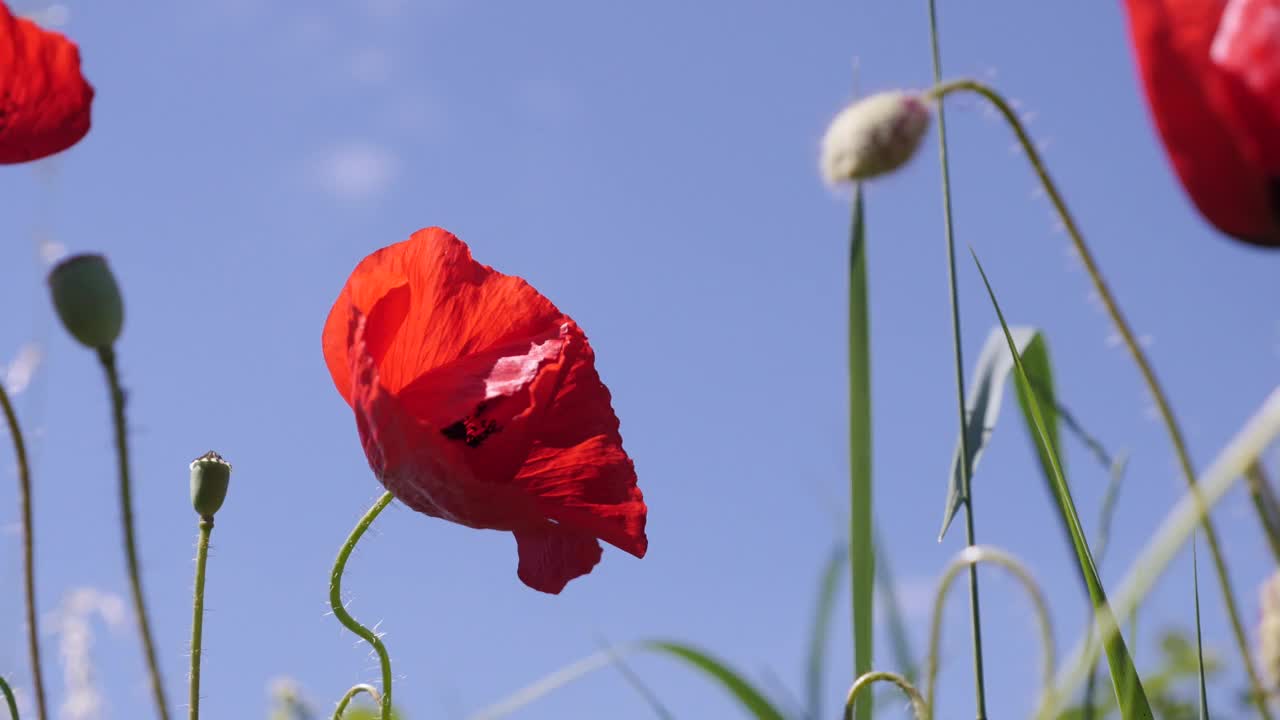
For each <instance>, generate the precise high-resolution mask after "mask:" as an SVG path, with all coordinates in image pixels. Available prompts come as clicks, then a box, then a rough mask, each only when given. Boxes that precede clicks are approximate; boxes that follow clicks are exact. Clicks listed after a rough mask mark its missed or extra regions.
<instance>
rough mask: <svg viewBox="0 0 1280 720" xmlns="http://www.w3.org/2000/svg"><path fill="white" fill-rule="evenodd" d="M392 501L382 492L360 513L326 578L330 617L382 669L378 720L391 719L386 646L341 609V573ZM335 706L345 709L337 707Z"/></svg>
mask: <svg viewBox="0 0 1280 720" xmlns="http://www.w3.org/2000/svg"><path fill="white" fill-rule="evenodd" d="M394 499H395V496H394V495H392V494H391V493H390V492H384V493H383V494H382V497H380V498H378V500H377V502H375V503H374V504H373V507H371V508H369V511H368V512H366V513H365V514H364V517H362V518H360V521H359V522H357V523H356V526H355V528H354V529H352V531H351V535H350V536H348V537H347V541H346V542H345V543H343V544H342V547H341V548H340V549H339V550H338V558H337V560H335V561H334V563H333V573H332V574H331V575H330V576H329V607H331V608H332V609H333V616H334V617H336V618H338V622H340V623H342V625H343V627H345V628H347V629H348V630H350V631H351V632H353V633H355V634H356V635H358V636H360V638H361V639H362V640H364V641H365V642H367V643H369V646H370V647H372V648H373V651H374V653H376V654H377V656H378V664H379V665H380V666H381V668H382V696H381V698H380V699H379V702H378V706H379V710H380V715H379V717H380V718H381V720H390V718H391V656H390V655H389V654H388V653H387V647H386V646H385V645H383V644H382V639H381V638H379V637H378V635H377V633H375V632H373V631H372V630H370V629H369V628H367V627H365V626H364V625H361V624H360V623H359V622H358V621H357V620H356V619H355V618H353V617H351V613H348V612H347V609H346V607H344V606H343V604H342V573H343V572H345V571H346V569H347V559H348V558H350V557H351V552H352V551H353V550H355V549H356V543H358V542H360V538H361V537H362V536H363V535H364V533H365V531H366V530H368V529H369V526H370V525H372V524H373V521H374V520H375V519H377V517H378V515H379V514H380V513H381V512H382V511H383V510H384V509H386V507H387V506H388V505H390V504H391V501H392V500H394ZM361 687H362V686H360V685H357V686H356V687H355V688H352V690H349V691H348V692H347V697H346V698H344V701H345V702H348V703H349V702H350V701H351V698H352V697H354V696H355V695H354V692H358V690H357V688H361ZM339 707H340V708H342V707H345V706H343V705H340V706H339ZM340 716H341V715H340V714H339V715H335V717H340Z"/></svg>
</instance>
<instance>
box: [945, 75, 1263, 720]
mask: <svg viewBox="0 0 1280 720" xmlns="http://www.w3.org/2000/svg"><path fill="white" fill-rule="evenodd" d="M963 91H968V92H972V93H975V94H977V95H980V96H981V97H983V98H984V99H985V100H987V102H989V103H991V105H992V106H993V107H995V109H996V110H998V111H999V112H1000V114H1001V115H1002V116H1003V117H1004V119H1005V122H1007V123H1008V124H1009V127H1010V128H1012V130H1013V132H1014V134H1015V135H1016V136H1017V139H1018V143H1019V145H1021V147H1022V151H1023V153H1025V154H1026V156H1027V160H1028V161H1029V162H1030V163H1031V167H1032V169H1033V170H1034V171H1035V174H1036V177H1037V178H1038V179H1039V180H1040V184H1041V186H1042V187H1043V188H1044V191H1045V194H1047V195H1048V196H1049V201H1050V202H1052V203H1053V207H1054V210H1055V211H1057V213H1058V217H1059V218H1060V219H1061V220H1062V224H1063V226H1064V227H1065V228H1066V230H1067V235H1068V236H1070V238H1071V243H1072V245H1073V246H1074V247H1075V250H1076V253H1077V254H1078V255H1079V256H1080V260H1081V262H1082V263H1083V264H1084V267H1085V270H1086V271H1087V272H1088V274H1089V279H1090V280H1091V281H1092V282H1093V287H1094V290H1096V291H1097V293H1098V296H1099V297H1100V298H1101V299H1102V303H1103V306H1104V307H1105V308H1106V311H1107V315H1108V316H1110V318H1111V321H1112V323H1113V324H1114V325H1115V327H1116V330H1117V331H1118V332H1119V333H1120V337H1121V339H1122V340H1123V342H1124V345H1125V347H1126V348H1127V349H1128V351H1129V354H1130V356H1131V357H1132V358H1133V361H1134V363H1135V364H1136V365H1137V366H1138V372H1139V374H1141V375H1142V380H1143V382H1144V383H1145V384H1146V386H1147V390H1148V391H1149V392H1150V393H1151V396H1152V399H1153V400H1154V401H1155V404H1156V409H1157V411H1158V412H1159V414H1160V419H1161V421H1162V422H1163V423H1164V426H1165V430H1166V431H1167V433H1168V435H1169V440H1170V441H1171V442H1172V444H1173V450H1174V453H1175V455H1176V456H1177V459H1178V465H1179V467H1180V469H1181V471H1182V474H1183V476H1184V477H1185V478H1186V481H1187V485H1188V487H1189V488H1190V491H1191V495H1192V497H1193V499H1194V500H1195V502H1196V506H1197V507H1198V508H1199V509H1200V515H1201V528H1202V529H1203V530H1204V535H1205V541H1206V544H1208V546H1209V551H1210V554H1211V555H1212V556H1213V565H1214V570H1215V572H1216V574H1217V576H1218V585H1219V586H1220V587H1221V589H1222V601H1223V605H1224V606H1225V607H1226V611H1227V617H1228V619H1229V620H1230V622H1231V631H1232V635H1234V637H1235V642H1236V645H1237V647H1238V649H1239V651H1240V657H1241V660H1242V662H1243V663H1244V667H1245V670H1246V672H1247V674H1248V676H1249V684H1250V686H1251V688H1252V692H1251V693H1250V695H1251V696H1252V697H1253V700H1254V703H1255V704H1256V705H1257V708H1258V712H1259V714H1260V715H1261V717H1263V718H1266V720H1271V717H1272V715H1271V711H1270V709H1269V708H1268V707H1267V701H1266V698H1267V694H1266V691H1265V690H1264V686H1263V684H1262V680H1261V679H1260V678H1259V676H1258V670H1257V668H1256V667H1255V666H1254V664H1253V659H1252V653H1251V652H1250V649H1249V639H1248V635H1246V633H1245V629H1244V625H1243V623H1241V621H1240V610H1239V608H1238V607H1237V605H1236V598H1235V592H1234V591H1233V589H1232V587H1231V577H1230V575H1229V574H1228V572H1227V564H1226V559H1225V558H1224V557H1223V554H1222V548H1221V546H1220V544H1219V542H1218V533H1217V531H1216V530H1215V529H1214V525H1213V521H1212V519H1210V517H1209V513H1208V511H1207V509H1206V506H1205V504H1204V497H1203V494H1202V493H1201V490H1200V487H1199V485H1198V483H1197V482H1196V474H1195V468H1194V467H1193V466H1192V464H1191V455H1190V453H1189V452H1188V450H1187V444H1186V441H1185V440H1184V438H1183V435H1182V428H1181V426H1179V424H1178V420H1177V418H1176V417H1175V416H1174V414H1173V408H1172V406H1171V405H1170V404H1169V400H1168V397H1167V396H1166V395H1165V392H1164V389H1163V388H1162V387H1161V385H1160V381H1159V380H1158V379H1157V378H1156V374H1155V370H1154V369H1153V368H1152V366H1151V362H1150V360H1148V359H1147V355H1146V353H1145V352H1143V350H1142V346H1141V345H1140V344H1139V343H1138V340H1137V336H1136V335H1135V334H1134V332H1133V329H1132V328H1131V327H1130V326H1129V322H1128V320H1126V319H1125V316H1124V313H1123V312H1122V311H1121V310H1120V306H1119V304H1118V303H1117V302H1116V299H1115V296H1114V295H1112V293H1111V290H1110V288H1109V287H1108V286H1107V283H1106V280H1105V279H1104V278H1103V276H1102V271H1101V270H1100V269H1099V268H1098V264H1097V262H1096V261H1095V260H1094V258H1093V253H1091V252H1090V251H1089V246H1088V245H1087V244H1086V243H1085V241H1084V235H1083V234H1082V233H1081V232H1080V228H1079V226H1078V225H1076V222H1075V219H1074V218H1073V217H1072V215H1071V212H1070V211H1069V210H1067V204H1066V201H1064V200H1063V199H1062V194H1061V193H1059V192H1058V188H1057V186H1056V185H1055V184H1054V182H1053V180H1052V179H1051V178H1050V177H1049V172H1048V170H1047V169H1046V168H1045V164H1044V160H1043V159H1042V158H1041V157H1040V153H1039V152H1038V151H1037V150H1036V147H1035V144H1034V143H1033V142H1032V141H1031V138H1030V136H1029V135H1028V134H1027V131H1026V128H1025V127H1023V125H1022V121H1021V120H1020V119H1019V118H1018V114H1017V113H1016V112H1015V111H1014V110H1013V108H1012V107H1011V106H1010V105H1009V103H1008V102H1007V101H1006V100H1005V99H1004V97H1002V96H1001V95H1000V93H998V92H996V91H995V90H994V89H993V88H991V87H990V86H988V85H985V84H983V83H980V82H978V81H976V80H953V81H950V82H946V83H939V84H937V85H934V87H933V88H932V89H930V90H929V91H928V93H927V95H928V96H930V97H932V98H934V99H936V100H938V101H939V105H941V100H942V99H943V98H944V97H945V96H947V95H949V94H951V93H953V92H963ZM939 110H941V107H939Z"/></svg>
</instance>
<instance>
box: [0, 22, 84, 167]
mask: <svg viewBox="0 0 1280 720" xmlns="http://www.w3.org/2000/svg"><path fill="white" fill-rule="evenodd" d="M92 102H93V88H92V87H90V85H89V83H87V82H85V79H84V76H83V75H81V74H80V51H79V50H77V49H76V46H75V43H73V42H71V41H70V40H68V39H66V38H65V37H63V36H62V35H61V34H59V33H56V32H51V31H48V30H44V29H43V28H41V27H40V26H39V25H36V24H35V23H33V22H31V21H30V20H27V19H25V18H17V17H14V16H13V14H12V13H10V12H9V8H7V7H5V5H4V3H3V2H0V163H5V164H7V163H20V162H27V161H29V160H39V159H40V158H42V157H45V156H47V155H52V154H54V153H56V152H62V151H63V150H66V149H67V148H69V147H71V146H72V145H75V144H76V143H77V142H79V141H80V138H82V137H84V136H85V133H87V132H89V106H90V104H91V103H92Z"/></svg>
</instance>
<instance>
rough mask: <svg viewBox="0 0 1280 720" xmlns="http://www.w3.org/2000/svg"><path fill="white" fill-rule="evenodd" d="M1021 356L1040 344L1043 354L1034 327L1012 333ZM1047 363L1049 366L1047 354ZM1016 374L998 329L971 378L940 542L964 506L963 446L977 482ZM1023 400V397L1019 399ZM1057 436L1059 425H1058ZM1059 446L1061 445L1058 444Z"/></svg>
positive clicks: (1040, 343) (971, 478) (949, 479)
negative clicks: (1006, 391)
mask: <svg viewBox="0 0 1280 720" xmlns="http://www.w3.org/2000/svg"><path fill="white" fill-rule="evenodd" d="M1011 332H1012V333H1013V337H1014V343H1015V345H1016V346H1017V347H1018V354H1020V355H1021V354H1023V353H1026V352H1028V351H1029V350H1030V348H1031V347H1032V345H1034V344H1037V343H1038V347H1039V348H1040V349H1041V351H1043V347H1044V343H1043V341H1040V333H1039V332H1038V331H1036V330H1035V329H1033V328H1021V327H1019V328H1014V329H1013V330H1012V331H1011ZM1045 362H1046V363H1047V355H1046V359H1045ZM1012 371H1013V361H1012V360H1010V358H1009V352H1008V349H1007V348H1006V347H1005V340H1004V333H1003V332H1001V331H1000V328H994V329H992V331H991V334H990V335H988V336H987V341H986V343H984V344H983V346H982V353H981V354H979V355H978V364H977V366H975V367H974V370H973V376H972V377H971V378H970V382H969V391H968V397H967V398H965V428H964V434H965V438H964V442H963V443H962V442H961V441H960V439H959V438H957V439H956V449H955V452H954V453H952V456H951V475H950V477H949V478H948V485H947V502H946V508H945V512H944V513H943V516H942V529H941V530H940V531H939V532H938V540H939V541H941V540H942V538H943V536H944V535H946V533H947V529H948V528H949V527H950V526H951V521H952V520H953V519H954V518H955V515H956V512H957V511H959V510H960V506H961V505H963V504H964V500H965V498H964V492H963V491H964V487H963V485H964V482H963V476H962V471H963V468H961V466H960V454H961V447H964V448H965V449H966V450H968V453H969V457H968V464H969V482H973V471H974V470H976V469H977V467H978V461H979V460H980V459H982V451H983V450H984V449H985V448H986V446H987V441H988V440H989V439H990V438H991V433H992V432H993V431H994V430H995V427H996V422H997V421H998V420H999V419H1000V408H1001V406H1002V405H1003V404H1004V403H1003V399H1004V388H1005V379H1006V378H1008V377H1009V373H1010V372H1012ZM1019 399H1020V400H1021V395H1020V396H1019ZM1054 427H1055V436H1056V427H1057V426H1056V424H1055V426H1054ZM1055 447H1057V445H1056V444H1055Z"/></svg>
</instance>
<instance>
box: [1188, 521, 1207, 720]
mask: <svg viewBox="0 0 1280 720" xmlns="http://www.w3.org/2000/svg"><path fill="white" fill-rule="evenodd" d="M1196 555H1197V552H1196V541H1195V538H1194V537H1193V538H1192V539H1191V579H1192V580H1193V581H1194V582H1193V583H1192V587H1193V588H1194V591H1195V596H1196V676H1197V677H1198V678H1199V680H1200V682H1199V683H1198V685H1199V690H1200V720H1209V694H1208V691H1207V690H1206V689H1205V683H1204V641H1203V640H1202V639H1201V637H1200V559H1199V558H1198V557H1196Z"/></svg>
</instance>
